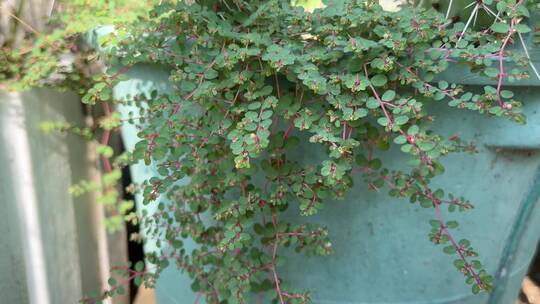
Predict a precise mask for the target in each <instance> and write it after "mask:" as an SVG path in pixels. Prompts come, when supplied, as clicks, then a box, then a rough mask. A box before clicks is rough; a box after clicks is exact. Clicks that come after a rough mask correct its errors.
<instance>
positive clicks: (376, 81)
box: [371, 74, 388, 87]
mask: <svg viewBox="0 0 540 304" xmlns="http://www.w3.org/2000/svg"><path fill="white" fill-rule="evenodd" d="M387 81H388V79H387V78H386V76H385V75H383V74H377V75H375V76H373V78H371V84H372V85H373V86H375V87H382V86H383V85H385V84H386V82H387Z"/></svg>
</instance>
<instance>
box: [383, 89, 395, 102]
mask: <svg viewBox="0 0 540 304" xmlns="http://www.w3.org/2000/svg"><path fill="white" fill-rule="evenodd" d="M395 97H396V92H394V91H393V90H388V91H386V92H384V94H383V95H382V97H381V99H382V100H383V101H392V100H394V98H395Z"/></svg>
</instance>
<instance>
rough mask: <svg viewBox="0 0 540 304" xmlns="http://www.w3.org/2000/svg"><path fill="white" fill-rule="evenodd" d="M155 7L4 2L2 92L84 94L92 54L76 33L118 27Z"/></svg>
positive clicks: (98, 1)
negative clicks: (36, 89) (47, 88)
mask: <svg viewBox="0 0 540 304" xmlns="http://www.w3.org/2000/svg"><path fill="white" fill-rule="evenodd" d="M153 4H154V3H153V1H137V0H61V1H55V0H3V1H2V2H1V4H0V47H1V48H0V89H24V88H28V87H32V86H43V85H48V84H55V85H56V86H60V87H70V88H72V89H73V88H78V89H80V90H83V89H84V88H85V83H86V81H85V78H87V77H89V76H90V75H91V74H92V71H89V69H91V67H92V64H90V63H91V61H92V60H93V57H92V56H90V52H87V51H85V50H84V47H83V45H82V44H81V40H80V39H79V38H80V33H86V32H88V31H89V30H91V29H93V28H95V27H97V26H99V25H103V24H111V25H120V24H125V23H127V22H130V21H132V20H134V19H136V18H137V17H138V16H140V15H142V14H144V13H146V12H148V10H149V9H150V7H151V6H152V5H153Z"/></svg>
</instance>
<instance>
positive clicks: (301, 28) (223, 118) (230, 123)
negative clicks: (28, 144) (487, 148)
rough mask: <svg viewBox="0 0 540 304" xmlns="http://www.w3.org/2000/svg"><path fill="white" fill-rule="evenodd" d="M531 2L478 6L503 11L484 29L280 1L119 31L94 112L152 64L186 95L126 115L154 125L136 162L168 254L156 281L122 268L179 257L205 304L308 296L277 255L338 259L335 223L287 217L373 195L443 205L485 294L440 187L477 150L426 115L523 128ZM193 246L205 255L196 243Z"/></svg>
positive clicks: (222, 6)
mask: <svg viewBox="0 0 540 304" xmlns="http://www.w3.org/2000/svg"><path fill="white" fill-rule="evenodd" d="M532 2H533V1H530V2H527V1H515V0H500V1H488V0H484V1H477V4H476V6H475V9H476V10H480V9H482V10H484V11H485V12H486V14H491V13H489V12H492V13H493V14H492V20H491V21H490V23H489V24H488V27H486V28H480V29H476V28H473V26H471V25H470V22H469V21H471V20H472V19H473V17H474V16H473V15H474V13H473V14H472V15H470V16H471V17H469V18H468V19H467V17H466V18H465V19H463V20H462V21H461V22H451V21H450V20H449V19H447V18H446V17H447V16H445V14H444V12H442V13H440V12H436V11H435V10H433V9H430V10H423V9H415V8H404V9H402V10H400V11H398V12H386V11H384V10H383V9H382V8H381V7H380V6H379V4H378V2H376V1H373V0H366V1H356V0H347V1H333V2H329V3H327V5H326V7H325V8H322V9H317V10H315V11H314V12H306V11H304V10H303V9H302V8H301V7H295V6H291V5H290V4H289V3H288V1H279V0H269V1H240V0H224V1H198V2H196V3H193V1H182V2H175V1H173V2H167V1H163V3H161V4H160V5H157V6H156V7H155V8H154V9H153V10H152V11H151V13H150V14H149V16H148V18H142V19H140V20H138V21H137V22H136V23H134V24H133V25H132V26H131V27H130V28H129V30H127V31H125V32H123V33H122V34H121V35H116V36H115V35H112V36H110V37H109V38H110V44H109V45H108V46H107V49H106V53H107V56H108V60H109V62H110V63H111V66H121V67H122V68H110V69H109V71H108V73H107V75H105V76H103V77H102V78H96V79H97V80H98V82H97V83H96V84H95V85H94V86H93V88H91V89H90V90H89V93H88V94H87V95H86V96H85V98H84V101H85V102H87V103H90V104H93V103H96V102H101V103H105V104H106V103H108V102H109V101H110V100H112V97H111V96H112V91H111V90H112V88H113V86H114V84H115V83H116V82H118V81H120V80H122V79H124V76H122V74H123V73H124V72H125V71H127V70H129V69H130V68H131V67H132V66H134V65H137V64H141V63H149V62H150V63H154V64H158V65H161V66H164V67H167V68H168V69H169V71H170V81H171V83H172V84H173V86H174V90H173V92H171V93H167V94H165V93H159V94H154V95H153V96H152V97H151V98H144V97H143V96H139V97H138V103H139V104H140V105H141V107H140V112H139V113H133V116H132V117H131V119H130V122H132V123H136V124H137V125H138V126H139V127H140V132H139V134H138V136H139V137H140V142H139V143H138V144H137V145H136V147H135V150H134V151H133V153H132V155H131V158H132V159H131V161H132V162H136V161H139V160H142V161H144V162H145V163H146V164H147V165H152V166H154V167H156V168H157V172H158V174H157V175H156V176H155V177H153V178H151V179H149V180H147V181H146V182H145V183H144V184H143V185H140V189H139V190H140V191H141V193H142V194H143V197H144V203H145V204H150V203H155V204H158V209H159V211H158V212H157V213H155V214H141V215H140V218H139V220H140V221H141V222H142V223H143V224H144V225H145V228H146V235H145V237H146V240H147V241H156V242H157V244H158V246H159V247H160V249H161V250H160V251H159V252H154V253H149V256H148V259H149V261H150V262H151V263H152V264H154V265H155V268H156V269H155V271H154V272H151V273H148V272H143V271H142V269H140V270H137V271H136V272H128V273H127V274H126V276H127V277H128V278H131V279H135V278H137V280H138V282H139V283H141V282H143V281H144V280H148V281H150V282H153V281H154V280H155V278H156V276H158V275H159V273H160V271H161V270H162V269H164V268H165V267H167V266H168V265H169V264H170V262H171V261H172V262H174V263H175V264H176V265H177V266H178V267H180V268H182V269H183V270H185V271H187V272H188V273H189V274H190V276H191V277H192V279H193V284H192V289H193V290H194V291H196V292H198V293H201V294H202V295H204V297H205V298H206V300H207V302H208V303H250V302H252V301H251V300H250V299H252V298H251V297H252V295H253V294H257V293H266V294H268V295H270V296H271V297H272V298H273V301H274V302H277V303H281V304H283V303H307V302H309V291H304V290H297V289H295V287H294V286H292V287H285V286H286V285H285V282H286V281H287V278H286V276H283V275H281V274H280V273H278V271H277V266H278V265H279V264H280V263H282V261H283V257H284V255H283V254H281V253H282V252H283V248H284V247H294V248H296V250H297V251H298V252H300V253H299V254H308V255H328V254H331V252H332V246H331V240H330V239H329V237H328V231H327V228H326V227H324V225H318V224H315V223H311V224H299V223H298V222H296V221H292V220H285V219H284V215H285V213H287V214H289V215H290V214H299V215H302V216H306V217H309V216H311V215H314V214H316V213H317V212H319V211H320V209H321V208H323V206H324V205H325V204H326V203H327V202H328V201H330V200H335V199H341V198H343V197H345V196H346V195H347V193H348V191H349V190H350V189H351V188H352V187H369V188H370V189H373V190H380V191H382V190H385V191H387V192H388V193H389V194H390V195H391V196H392V197H396V198H408V199H409V200H410V201H411V202H413V203H417V204H418V205H419V206H420V207H422V208H430V209H433V220H432V221H431V226H432V230H431V232H430V233H429V239H430V240H431V241H432V242H433V243H435V244H437V245H439V246H441V247H442V251H444V252H445V253H447V254H450V255H452V256H454V257H455V262H454V265H455V266H456V268H457V270H458V271H459V272H461V273H462V274H463V276H464V279H465V281H466V283H467V284H470V285H471V288H472V291H473V292H474V293H478V292H480V291H489V290H490V288H491V285H492V277H491V276H490V275H489V274H488V273H487V272H486V270H485V269H484V267H483V265H482V263H481V262H480V261H479V260H478V258H477V256H478V253H477V252H476V251H475V250H474V248H473V247H472V245H471V242H470V241H469V240H467V239H458V238H456V237H455V236H454V235H453V233H452V230H453V229H455V228H456V227H457V226H458V224H457V222H454V221H446V220H445V219H444V213H446V211H447V210H448V211H450V212H452V211H466V210H468V209H470V208H472V206H473V205H472V204H471V203H470V202H469V201H467V200H466V199H464V198H460V197H459V195H458V196H455V195H452V194H450V193H445V191H444V190H443V189H433V188H432V187H431V186H430V182H431V180H432V179H433V178H434V177H436V176H438V175H441V174H443V172H444V166H443V164H442V163H441V159H442V158H443V157H444V156H446V155H448V154H449V153H454V152H466V151H474V147H472V146H471V145H469V144H467V143H464V142H462V141H461V140H459V138H456V137H446V136H443V135H441V134H438V133H436V132H434V131H433V124H434V119H433V117H432V115H430V111H429V108H428V106H429V105H433V106H435V107H448V106H449V107H455V108H459V109H462V110H464V111H466V110H471V111H476V112H478V113H479V114H482V115H489V116H500V117H504V118H507V119H510V120H513V121H516V122H518V123H524V122H525V118H524V116H523V115H522V113H521V107H520V106H521V104H520V102H519V101H518V100H515V99H514V97H513V93H512V92H510V91H507V90H504V89H503V86H502V84H503V80H509V81H516V80H519V79H523V78H526V77H528V75H527V72H526V71H527V69H526V68H527V66H528V65H529V63H530V60H529V59H528V58H527V56H525V55H524V54H523V53H522V51H521V50H517V51H513V50H515V48H513V47H515V46H519V43H518V42H519V41H520V38H522V35H524V34H527V33H528V32H530V31H531V28H530V27H529V26H528V25H527V23H526V20H527V18H528V17H529V16H530V14H531V13H530V11H529V9H533V10H538V7H536V5H537V4H534V3H532ZM514 42H516V43H514ZM512 44H514V45H512ZM451 65H464V66H467V67H468V68H470V69H471V70H472V71H474V72H477V73H478V74H480V75H482V76H485V77H488V78H492V79H493V80H495V81H496V82H497V85H496V86H486V87H485V88H484V91H483V92H481V93H478V92H474V91H469V90H468V89H467V88H466V87H463V86H460V85H457V84H452V83H448V82H447V81H444V80H436V78H435V76H436V75H438V74H440V73H442V72H443V71H445V70H447V69H448V68H449V67H450V66H451ZM111 115H112V114H111ZM118 126H119V122H118V121H117V123H116V124H114V125H113V126H112V128H115V127H118ZM299 145H301V146H302V147H304V148H305V147H308V146H309V147H311V146H313V147H314V149H316V148H320V149H322V150H323V151H325V154H324V155H325V156H324V157H323V158H322V159H321V160H320V161H319V160H311V161H312V162H306V161H305V160H302V159H301V158H299V157H297V156H296V157H295V156H294V155H295V149H297V147H298V146H299ZM392 146H395V147H397V148H399V149H401V151H402V152H403V153H404V154H405V155H407V156H408V157H409V158H410V161H409V164H410V165H411V167H410V170H391V169H389V168H386V167H385V164H384V163H383V162H382V161H381V159H380V158H379V155H380V153H381V152H382V151H385V150H387V149H389V148H390V147H392ZM297 154H298V153H296V155H297ZM353 177H355V180H363V181H365V185H361V184H354V183H353ZM358 177H360V178H358ZM186 180H187V181H188V182H187V184H183V183H182V182H186ZM167 201H169V202H172V203H167ZM331 208H338V207H336V206H332V207H331ZM289 218H290V217H289ZM187 239H189V240H190V242H191V240H192V241H194V242H195V243H196V244H197V246H198V247H197V249H195V250H193V251H189V250H186V248H185V246H184V243H185V242H186V240H187ZM285 263H286V261H285ZM139 268H140V267H139ZM137 274H140V275H137ZM143 279H144V280H143ZM116 290H117V289H116ZM111 294H114V292H110V291H109V292H108V293H106V294H105V296H108V295H111Z"/></svg>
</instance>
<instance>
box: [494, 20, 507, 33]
mask: <svg viewBox="0 0 540 304" xmlns="http://www.w3.org/2000/svg"><path fill="white" fill-rule="evenodd" d="M491 30H492V31H494V32H495V33H508V31H510V26H509V25H508V24H506V23H502V22H496V23H494V24H493V25H492V26H491Z"/></svg>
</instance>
